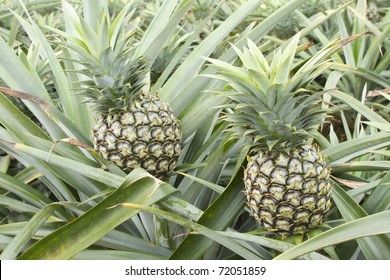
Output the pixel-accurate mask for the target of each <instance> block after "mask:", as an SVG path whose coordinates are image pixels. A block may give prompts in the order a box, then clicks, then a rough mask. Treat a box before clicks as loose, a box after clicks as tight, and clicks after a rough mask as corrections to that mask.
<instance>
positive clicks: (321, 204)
mask: <svg viewBox="0 0 390 280" xmlns="http://www.w3.org/2000/svg"><path fill="white" fill-rule="evenodd" d="M327 200H328V199H327V197H326V196H325V195H323V196H320V197H319V198H318V199H317V201H316V209H318V210H321V211H324V210H325V209H326V205H327Z"/></svg>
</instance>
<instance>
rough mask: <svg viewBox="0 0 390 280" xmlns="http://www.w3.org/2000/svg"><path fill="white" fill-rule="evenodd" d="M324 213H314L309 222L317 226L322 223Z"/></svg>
mask: <svg viewBox="0 0 390 280" xmlns="http://www.w3.org/2000/svg"><path fill="white" fill-rule="evenodd" d="M322 217H323V214H321V213H314V214H312V215H311V216H310V219H309V222H310V224H311V225H312V226H317V225H319V224H321V223H322Z"/></svg>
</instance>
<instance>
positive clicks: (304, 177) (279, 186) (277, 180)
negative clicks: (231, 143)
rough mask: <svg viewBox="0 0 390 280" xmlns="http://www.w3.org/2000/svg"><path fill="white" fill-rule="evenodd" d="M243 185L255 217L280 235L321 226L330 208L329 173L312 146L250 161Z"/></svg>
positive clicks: (263, 153)
mask: <svg viewBox="0 0 390 280" xmlns="http://www.w3.org/2000/svg"><path fill="white" fill-rule="evenodd" d="M244 183H245V195H246V197H247V204H248V206H249V208H250V209H251V212H252V214H253V216H254V217H255V218H256V219H257V220H258V221H259V222H260V224H261V225H262V226H263V227H264V228H266V229H267V230H269V231H272V232H277V233H279V234H295V233H304V232H306V231H307V230H309V229H310V228H314V227H317V226H319V225H320V224H321V223H322V221H323V217H324V215H325V214H326V213H327V212H328V211H329V209H330V206H331V202H330V189H331V185H330V170H329V169H328V168H327V167H326V163H325V161H324V160H323V158H322V156H321V154H320V153H319V152H318V151H317V150H316V148H314V147H313V146H308V145H305V146H302V147H300V148H297V149H295V150H294V151H292V152H291V153H286V152H281V153H276V152H259V153H257V154H256V155H254V156H252V157H249V161H248V165H247V167H246V169H245V175H244Z"/></svg>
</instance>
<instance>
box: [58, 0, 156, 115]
mask: <svg viewBox="0 0 390 280" xmlns="http://www.w3.org/2000/svg"><path fill="white" fill-rule="evenodd" d="M63 5H66V7H65V10H67V11H69V10H73V8H72V7H71V6H70V5H69V4H67V3H66V2H64V3H63ZM130 7H131V4H130V3H129V4H128V5H126V6H125V7H124V8H123V9H122V10H121V11H120V12H119V13H118V14H117V16H116V17H115V18H114V19H111V17H110V15H109V13H108V9H107V7H105V8H103V9H102V11H101V16H100V18H98V19H96V24H92V23H93V21H90V22H87V20H86V19H85V18H83V17H81V16H78V15H77V16H76V11H74V10H73V14H72V13H71V14H70V16H69V17H67V18H68V22H67V23H68V25H69V26H71V27H72V28H68V29H71V30H72V29H73V33H70V32H68V33H65V32H61V31H58V32H59V33H60V34H62V35H63V36H64V37H65V38H66V39H67V41H66V42H65V43H64V45H65V46H66V47H68V48H69V49H71V50H73V51H74V52H75V53H76V54H77V55H76V59H77V62H78V64H79V65H80V69H78V71H79V72H80V73H81V74H83V75H84V76H86V79H84V80H83V81H82V84H83V85H84V87H83V94H84V95H85V97H86V99H87V101H90V103H91V105H92V107H93V108H94V109H95V110H96V111H97V112H98V113H99V114H108V113H114V112H119V111H121V110H126V109H127V108H129V106H130V105H131V104H132V103H133V100H134V99H136V98H137V96H138V95H139V94H140V93H141V89H142V87H143V86H144V85H145V78H146V75H147V72H148V68H149V63H148V61H147V60H146V59H145V58H144V57H142V56H137V55H135V52H136V49H135V48H134V46H135V44H136V41H135V38H134V34H135V33H136V29H135V27H134V26H133V25H132V24H131V21H130V18H131V17H132V15H133V14H134V11H130Z"/></svg>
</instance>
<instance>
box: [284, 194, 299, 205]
mask: <svg viewBox="0 0 390 280" xmlns="http://www.w3.org/2000/svg"><path fill="white" fill-rule="evenodd" d="M284 200H286V201H287V202H289V203H290V204H291V205H293V206H299V205H300V200H301V193H300V192H299V191H294V190H289V191H287V192H286V194H285V195H284Z"/></svg>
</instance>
